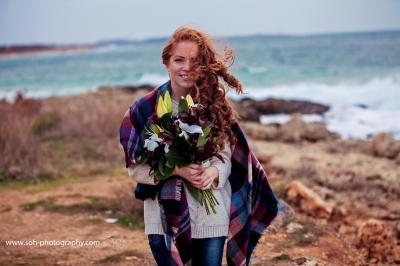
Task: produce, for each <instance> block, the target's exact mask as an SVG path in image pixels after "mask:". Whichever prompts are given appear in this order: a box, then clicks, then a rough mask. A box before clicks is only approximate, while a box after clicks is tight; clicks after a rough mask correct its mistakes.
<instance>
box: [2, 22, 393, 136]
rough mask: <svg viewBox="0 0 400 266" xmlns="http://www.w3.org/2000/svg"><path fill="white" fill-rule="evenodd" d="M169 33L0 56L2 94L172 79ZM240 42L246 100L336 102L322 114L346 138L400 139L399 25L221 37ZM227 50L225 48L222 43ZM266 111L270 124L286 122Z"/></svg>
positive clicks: (69, 91) (239, 71)
mask: <svg viewBox="0 0 400 266" xmlns="http://www.w3.org/2000/svg"><path fill="white" fill-rule="evenodd" d="M165 41H166V39H165V38H153V39H149V40H143V41H128V40H125V41H124V40H114V41H100V42H97V43H96V44H95V45H94V48H93V49H90V50H82V51H70V52H60V53H54V52H52V53H42V54H41V53H38V54H30V55H16V56H7V57H0V98H4V99H6V100H10V101H11V100H12V99H13V98H14V97H15V95H16V93H17V92H22V93H23V94H24V95H25V96H26V97H32V98H44V97H49V96H64V95H74V94H77V93H82V92H87V91H94V90H97V89H98V88H99V87H101V86H139V85H143V84H149V85H152V86H157V85H160V84H162V83H164V82H165V81H167V80H168V75H167V72H166V70H165V67H164V66H163V65H162V62H161V50H162V47H163V45H164V43H165ZM225 44H227V45H228V46H229V47H231V48H233V49H234V51H235V54H236V60H235V63H234V64H233V66H232V67H231V73H232V74H234V75H235V76H236V77H238V78H239V79H240V80H241V81H242V83H243V85H244V88H245V94H244V95H242V96H237V95H234V94H233V93H231V92H230V93H229V94H228V95H229V97H231V98H234V99H240V98H242V97H250V98H254V99H264V98H267V97H274V98H281V99H298V100H307V101H314V102H319V103H323V104H327V105H329V106H330V110H329V111H328V112H327V113H326V114H324V115H323V116H320V117H312V116H311V117H309V116H304V119H305V120H309V121H321V122H325V123H326V124H327V127H328V128H329V129H330V130H332V131H335V132H338V133H339V134H340V135H341V136H342V137H343V138H362V139H366V138H370V137H371V136H372V135H374V134H376V133H378V132H389V133H390V134H392V135H393V136H394V137H396V138H400V100H398V99H400V30H399V31H382V32H357V33H333V34H330V33H325V34H316V35H252V36H237V37H226V38H220V39H218V47H219V48H223V46H224V45H225ZM220 50H221V49H220ZM287 119H289V117H288V116H285V115H276V116H264V117H263V118H262V119H261V120H262V122H263V123H268V122H284V121H287Z"/></svg>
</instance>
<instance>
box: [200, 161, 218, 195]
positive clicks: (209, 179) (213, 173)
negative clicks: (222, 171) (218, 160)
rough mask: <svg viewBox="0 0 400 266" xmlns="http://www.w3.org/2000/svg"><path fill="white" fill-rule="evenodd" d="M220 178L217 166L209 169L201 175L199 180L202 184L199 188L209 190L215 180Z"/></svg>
mask: <svg viewBox="0 0 400 266" xmlns="http://www.w3.org/2000/svg"><path fill="white" fill-rule="evenodd" d="M218 176H219V172H218V168H217V167H215V166H211V167H207V168H205V169H204V171H203V173H202V174H201V175H200V177H199V179H200V182H201V184H200V185H199V186H197V188H199V189H202V190H206V189H209V188H210V187H211V185H212V183H213V182H214V180H215V178H217V177H218Z"/></svg>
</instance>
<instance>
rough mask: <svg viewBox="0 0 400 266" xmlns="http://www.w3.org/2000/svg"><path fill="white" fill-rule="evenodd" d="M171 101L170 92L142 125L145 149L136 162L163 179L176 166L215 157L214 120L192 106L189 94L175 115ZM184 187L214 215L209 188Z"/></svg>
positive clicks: (194, 105) (180, 101)
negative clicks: (144, 124) (210, 119)
mask: <svg viewBox="0 0 400 266" xmlns="http://www.w3.org/2000/svg"><path fill="white" fill-rule="evenodd" d="M172 113H173V112H172V100H171V96H170V94H169V91H167V92H166V93H165V96H164V97H162V96H161V95H160V96H159V99H158V103H157V110H156V113H155V114H154V115H153V116H152V117H150V118H149V121H148V123H147V124H146V126H145V138H144V146H143V149H142V152H141V155H140V159H139V163H141V164H148V165H149V166H150V173H149V174H150V175H151V176H154V177H155V178H156V179H158V180H165V179H167V178H168V177H170V176H171V175H172V172H173V170H174V169H175V167H184V166H187V165H189V164H191V163H196V164H202V163H203V162H205V161H207V160H209V159H211V158H212V157H213V156H216V157H217V158H219V159H220V160H221V161H224V160H223V158H222V156H221V155H219V154H218V150H217V145H216V142H215V140H214V139H213V138H212V137H211V136H212V134H211V130H212V128H213V121H209V120H208V119H207V118H206V116H205V107H204V106H202V105H201V104H195V103H194V102H193V99H192V97H191V96H190V95H187V96H186V97H183V96H182V98H181V99H180V100H179V103H178V113H177V114H176V115H173V114H172ZM186 183H187V185H188V186H187V187H188V189H189V191H190V193H191V194H192V196H193V197H194V198H195V199H196V200H197V201H199V202H200V204H201V205H202V206H204V207H205V209H206V212H207V214H210V210H211V211H212V212H213V213H216V210H215V206H216V205H219V202H218V201H217V199H216V198H215V196H214V194H213V192H212V189H206V190H200V189H197V188H195V187H193V186H192V185H190V183H188V182H186Z"/></svg>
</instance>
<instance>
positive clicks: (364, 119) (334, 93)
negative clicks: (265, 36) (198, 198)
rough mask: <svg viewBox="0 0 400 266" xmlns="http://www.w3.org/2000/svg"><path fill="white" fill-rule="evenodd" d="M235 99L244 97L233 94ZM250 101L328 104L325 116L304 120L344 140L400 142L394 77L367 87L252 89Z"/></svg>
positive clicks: (398, 88)
mask: <svg viewBox="0 0 400 266" xmlns="http://www.w3.org/2000/svg"><path fill="white" fill-rule="evenodd" d="M229 95H230V96H231V97H232V98H236V99H240V98H241V97H239V96H235V95H233V94H232V93H230V94H229ZM245 96H247V97H251V98H255V99H263V98H268V97H273V98H280V99H297V100H306V101H314V102H318V103H323V104H327V105H329V106H330V110H329V111H328V112H327V113H325V114H324V115H323V116H320V117H319V118H318V116H317V117H316V116H315V115H313V116H309V115H304V116H303V119H304V120H306V121H308V122H311V121H320V122H325V123H326V125H327V127H328V129H329V130H332V131H334V132H337V133H339V134H340V136H341V137H343V138H363V139H365V138H368V137H371V136H372V135H374V134H377V133H379V132H389V133H391V134H392V135H393V136H394V137H396V138H398V139H400V77H399V76H390V77H386V78H380V79H373V80H370V81H368V82H365V83H358V84H357V83H339V84H336V85H327V84H316V83H314V84H306V83H301V84H295V85H288V86H277V87H272V88H249V89H248V94H247V95H245ZM289 119H290V117H289V116H288V115H273V116H269V115H265V116H262V117H261V122H262V123H284V122H286V121H288V120H289Z"/></svg>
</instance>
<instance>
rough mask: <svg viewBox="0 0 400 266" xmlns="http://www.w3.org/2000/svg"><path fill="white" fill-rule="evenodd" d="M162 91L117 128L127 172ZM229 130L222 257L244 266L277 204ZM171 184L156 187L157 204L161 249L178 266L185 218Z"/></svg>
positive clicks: (183, 253)
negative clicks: (226, 231) (229, 165)
mask: <svg viewBox="0 0 400 266" xmlns="http://www.w3.org/2000/svg"><path fill="white" fill-rule="evenodd" d="M167 89H169V82H167V83H165V84H164V85H162V86H160V87H158V88H156V89H154V90H153V91H151V92H150V93H148V94H147V95H145V96H143V97H142V98H140V99H139V100H138V101H136V102H135V103H134V104H133V105H132V106H131V107H130V109H129V111H128V112H127V113H126V114H125V116H124V118H123V121H122V124H121V128H120V141H121V144H122V146H123V148H124V152H125V158H126V166H127V167H128V166H130V165H134V164H135V163H136V159H137V156H138V155H139V153H140V149H141V146H142V145H143V137H142V130H143V128H144V125H145V123H146V122H147V120H148V118H149V117H150V116H151V115H152V114H153V113H154V112H155V107H156V101H157V99H158V95H159V94H160V93H162V94H164V93H165V92H166V90H167ZM232 130H233V132H234V133H235V135H236V137H237V139H238V141H237V143H236V145H235V147H234V148H233V149H232V158H231V161H232V171H231V175H230V176H229V182H230V185H231V188H232V197H231V208H230V223H229V235H228V243H227V253H226V255H227V262H228V265H248V264H249V263H250V257H251V253H252V251H253V249H254V247H255V246H256V245H257V242H258V240H259V238H260V236H261V235H262V234H263V233H264V232H265V229H266V228H267V227H268V225H269V224H270V223H271V222H272V220H273V219H274V218H275V217H276V215H277V212H278V201H277V199H276V198H275V195H274V194H273V192H272V190H271V188H270V186H269V184H268V180H267V176H266V174H265V171H264V170H263V168H262V166H261V164H260V163H259V161H258V160H257V158H256V156H255V155H254V153H253V152H252V151H251V150H250V147H249V145H248V143H247V140H246V137H245V135H244V133H243V131H242V130H241V129H240V127H239V125H238V124H234V125H233V126H232ZM168 180H169V179H168ZM176 180H179V179H176V178H172V179H171V181H169V182H165V183H163V184H160V193H159V194H158V198H159V201H160V206H161V209H162V213H161V217H162V220H163V221H162V222H163V224H164V225H165V239H166V242H167V243H166V244H167V247H168V249H169V250H170V252H171V256H172V258H173V259H174V261H175V262H176V263H177V264H178V265H182V264H185V263H186V262H188V261H190V258H191V251H190V249H189V248H188V247H191V240H190V238H191V237H190V217H189V211H188V206H187V201H186V196H185V192H184V189H183V188H182V186H181V185H182V183H179V182H177V181H176ZM154 189H156V188H154ZM179 198H180V200H179Z"/></svg>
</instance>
